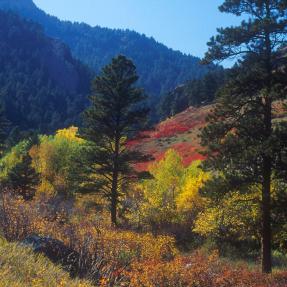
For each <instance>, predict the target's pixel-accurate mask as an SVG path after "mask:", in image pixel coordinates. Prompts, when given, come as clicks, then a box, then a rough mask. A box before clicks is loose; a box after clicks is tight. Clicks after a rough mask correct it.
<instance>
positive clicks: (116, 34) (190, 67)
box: [0, 0, 208, 96]
mask: <svg viewBox="0 0 287 287" xmlns="http://www.w3.org/2000/svg"><path fill="white" fill-rule="evenodd" d="M0 9H4V10H13V11H15V12H17V13H20V14H21V15H22V16H24V17H26V18H29V19H32V20H33V21H35V22H37V23H39V24H41V25H42V26H43V27H44V29H45V32H46V33H47V34H48V35H49V36H51V37H54V38H58V39H61V41H63V42H64V43H65V44H67V45H68V46H69V47H70V49H71V51H72V53H73V55H74V56H75V57H76V58H78V59H79V60H81V61H82V62H83V63H85V64H87V65H88V66H89V67H91V68H92V69H93V70H94V71H95V72H96V73H98V72H99V71H100V70H101V68H102V67H103V66H104V65H106V64H107V63H108V62H110V60H111V59H112V58H113V57H114V56H116V55H118V54H123V55H125V56H127V57H128V58H131V59H132V60H133V62H134V63H135V65H136V66H137V68H138V73H139V76H140V80H139V85H140V86H143V87H144V88H145V90H146V91H147V92H148V93H150V94H152V95H154V96H159V95H160V94H161V93H164V92H167V91H169V90H172V89H174V88H175V87H176V86H177V85H179V84H182V83H184V82H186V81H187V80H192V79H196V78H200V77H201V76H203V75H204V74H205V73H206V71H207V70H208V68H207V67H205V66H202V65H200V64H199V61H200V59H199V58H196V57H193V56H188V55H183V54H182V53H180V52H178V51H173V50H171V49H168V48H167V47H166V46H164V45H162V44H160V43H158V42H156V41H155V40H154V39H152V38H147V37H146V36H145V35H140V34H138V33H136V32H133V31H129V30H112V29H107V28H101V27H91V26H88V25H86V24H83V23H71V22H67V21H60V20H59V19H57V18H56V17H52V16H50V15H47V14H46V13H44V12H43V11H41V10H40V9H38V8H37V7H36V6H35V5H34V3H33V2H32V0H0Z"/></svg>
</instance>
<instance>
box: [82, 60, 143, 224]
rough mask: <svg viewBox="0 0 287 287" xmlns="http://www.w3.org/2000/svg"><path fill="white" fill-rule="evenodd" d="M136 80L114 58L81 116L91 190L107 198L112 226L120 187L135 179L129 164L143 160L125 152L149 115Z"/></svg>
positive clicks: (126, 62)
mask: <svg viewBox="0 0 287 287" xmlns="http://www.w3.org/2000/svg"><path fill="white" fill-rule="evenodd" d="M137 80H138V76H137V74H136V67H135V66H134V64H133V63H132V61H130V60H129V59H127V58H126V57H124V56H118V57H116V58H114V59H113V60H112V62H111V64H109V65H107V66H106V67H104V68H103V70H102V73H101V75H99V76H98V77H96V79H95V80H94V82H93V86H92V95H91V97H90V100H91V106H90V107H89V108H88V109H87V110H86V111H85V113H84V125H85V127H84V128H83V130H82V133H81V134H82V138H83V139H85V140H86V141H87V142H88V144H87V153H86V154H87V165H88V170H89V173H90V174H94V175H96V179H95V182H94V185H93V189H94V190H96V191H100V192H102V193H103V194H104V195H105V196H106V197H107V198H108V200H109V202H110V211H111V222H112V224H113V225H115V226H116V225H117V209H118V203H119V200H120V196H121V186H123V185H124V183H125V181H126V180H128V179H129V178H131V177H133V176H136V175H137V174H136V172H135V171H134V169H133V168H132V164H133V163H136V162H137V161H140V160H142V159H143V158H144V157H143V156H142V155H141V154H140V153H139V152H136V151H132V150H130V149H127V148H126V143H127V139H128V138H130V137H131V136H133V135H135V133H136V132H138V131H139V130H140V129H141V128H142V127H143V125H144V123H145V122H146V119H147V114H148V109H147V108H146V107H145V106H144V105H143V101H144V100H145V98H146V96H145V94H144V92H143V91H142V90H141V89H139V88H137V87H136V86H135V83H136V82H137ZM89 178H91V177H89ZM92 178H94V177H92Z"/></svg>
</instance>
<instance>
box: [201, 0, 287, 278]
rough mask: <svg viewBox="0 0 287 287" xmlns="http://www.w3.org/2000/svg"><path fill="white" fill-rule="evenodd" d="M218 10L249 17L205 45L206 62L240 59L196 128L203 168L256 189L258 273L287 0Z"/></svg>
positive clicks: (280, 144)
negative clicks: (204, 124) (199, 134)
mask: <svg viewBox="0 0 287 287" xmlns="http://www.w3.org/2000/svg"><path fill="white" fill-rule="evenodd" d="M220 10H221V11H222V12H227V13H233V14H235V15H238V16H240V15H243V14H247V15H248V16H249V19H248V20H245V21H243V22H242V23H241V25H240V26H238V27H230V28H226V29H218V35H217V36H216V37H213V38H212V39H211V41H210V42H209V43H208V45H209V50H208V52H207V53H206V57H205V60H206V61H207V62H210V61H221V60H224V59H227V58H234V57H239V59H241V61H240V62H239V65H238V67H236V68H235V69H234V73H233V75H232V77H231V78H232V80H230V81H229V82H228V84H227V85H226V86H225V87H224V88H223V89H222V91H221V93H220V97H219V99H218V102H217V106H216V108H215V110H214V111H213V113H212V114H211V115H210V117H209V119H208V122H209V125H208V126H207V127H206V128H205V129H204V130H203V132H202V145H203V146H204V147H205V148H206V152H205V154H206V155H207V156H208V160H207V161H206V162H205V164H204V166H205V168H206V169H207V170H214V171H219V172H220V174H223V175H224V177H225V178H226V183H228V184H229V186H230V191H232V190H233V189H236V188H239V187H240V186H243V184H247V185H249V186H251V185H256V186H258V187H260V190H261V202H260V207H261V211H262V212H261V224H262V231H261V236H262V271H263V272H267V273H269V272H271V269H272V261H271V248H272V239H271V238H272V236H271V215H272V206H271V184H272V182H274V181H275V180H282V177H280V176H279V175H280V173H278V172H277V171H278V170H277V167H278V166H279V165H278V162H281V164H282V165H283V164H284V163H282V161H284V155H285V154H286V153H285V150H286V141H284V140H283V139H284V138H286V135H287V129H286V127H287V126H286V122H284V121H281V122H278V121H274V120H273V119H272V113H273V107H274V102H275V101H278V100H279V101H280V100H281V101H283V100H285V99H286V95H287V92H286V91H287V89H286V87H287V62H286V58H285V59H284V57H283V58H282V56H281V53H280V48H281V47H282V46H283V45H284V44H286V43H287V42H286V41H287V33H286V32H287V17H286V16H287V2H286V1H283V0H261V1H254V0H248V1H243V0H226V1H225V2H224V4H223V5H222V6H221V7H220ZM279 58H280V59H279ZM278 60H280V61H278ZM284 62H285V63H284ZM278 63H279V64H278ZM285 164H286V163H285ZM246 192H248V189H246ZM221 194H222V193H219V194H218V195H219V196H221Z"/></svg>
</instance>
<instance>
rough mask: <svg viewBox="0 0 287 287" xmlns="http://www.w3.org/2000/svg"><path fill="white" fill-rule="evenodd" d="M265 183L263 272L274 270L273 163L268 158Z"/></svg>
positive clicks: (265, 168)
mask: <svg viewBox="0 0 287 287" xmlns="http://www.w3.org/2000/svg"><path fill="white" fill-rule="evenodd" d="M263 169H264V170H263V185H262V243H261V247H262V254H261V256H262V272H263V273H271V272H272V257H271V250H272V247H271V242H272V236H271V206H270V202H271V195H270V193H271V192H270V190H271V164H270V161H269V160H268V159H264V163H263Z"/></svg>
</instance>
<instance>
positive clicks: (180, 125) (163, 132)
mask: <svg viewBox="0 0 287 287" xmlns="http://www.w3.org/2000/svg"><path fill="white" fill-rule="evenodd" d="M212 107H213V106H212V105H207V106H203V107H199V108H195V107H190V108H188V109H187V110H185V111H184V112H182V113H179V114H177V115H175V116H174V117H170V118H168V119H167V120H165V121H163V122H161V123H160V124H158V125H156V126H155V128H154V129H153V130H150V131H147V132H144V133H142V134H141V136H140V137H139V138H137V139H134V140H132V141H130V142H129V147H130V148H132V149H137V150H140V151H142V152H144V153H145V154H150V155H152V156H153V157H154V158H155V160H159V159H161V158H162V157H163V155H164V153H165V152H166V151H167V150H168V149H171V148H172V149H175V150H176V151H178V152H179V154H180V155H181V156H182V157H183V162H184V164H185V165H186V166H187V165H189V164H190V163H191V162H192V161H194V160H197V159H203V156H202V155H201V154H200V153H199V149H200V142H199V138H198V135H199V132H200V129H201V128H202V127H204V125H205V118H206V116H207V115H208V113H209V112H210V111H211V110H212ZM149 164H151V162H146V163H140V164H138V166H137V168H138V169H139V170H146V169H147V167H148V165H149Z"/></svg>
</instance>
